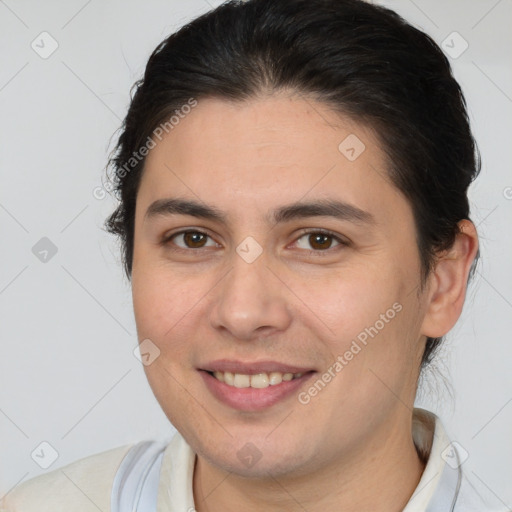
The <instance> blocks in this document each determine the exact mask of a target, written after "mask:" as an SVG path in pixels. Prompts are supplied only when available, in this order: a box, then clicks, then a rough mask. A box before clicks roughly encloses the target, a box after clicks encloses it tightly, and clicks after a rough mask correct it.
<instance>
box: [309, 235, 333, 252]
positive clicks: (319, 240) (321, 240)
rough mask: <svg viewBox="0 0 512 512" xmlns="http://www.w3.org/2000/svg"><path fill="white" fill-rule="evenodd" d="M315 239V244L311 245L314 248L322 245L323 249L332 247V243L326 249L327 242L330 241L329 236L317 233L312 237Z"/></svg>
mask: <svg viewBox="0 0 512 512" xmlns="http://www.w3.org/2000/svg"><path fill="white" fill-rule="evenodd" d="M311 236H312V238H313V243H312V244H311V245H312V246H313V247H314V246H315V244H317V245H320V246H321V247H320V248H321V249H328V248H329V246H330V245H331V244H330V243H329V244H327V247H325V242H327V241H328V240H329V235H323V234H321V233H317V234H316V235H311Z"/></svg>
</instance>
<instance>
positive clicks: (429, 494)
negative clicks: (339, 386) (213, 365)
mask: <svg viewBox="0 0 512 512" xmlns="http://www.w3.org/2000/svg"><path fill="white" fill-rule="evenodd" d="M413 439H414V443H415V445H416V447H417V449H418V450H419V451H420V452H422V453H424V454H425V456H426V457H428V461H427V464H426V467H425V470H424V472H423V475H422V477H421V479H420V482H419V483H418V486H417V488H416V490H415V491H414V493H413V495H412V496H411V498H410V500H409V502H408V503H407V506H406V507H405V508H404V509H403V512H426V511H428V512H431V511H432V512H452V511H453V512H459V511H460V512H491V511H496V512H501V511H508V510H509V509H507V508H506V507H505V506H504V504H502V503H501V504H500V503H499V502H496V501H493V502H492V505H491V501H490V495H489V494H485V497H484V498H482V489H480V488H479V489H478V491H477V490H476V489H475V487H474V484H473V483H471V482H470V481H469V480H468V479H467V478H466V476H465V475H464V474H463V472H461V474H462V475H463V476H462V478H460V479H459V480H458V484H457V486H456V487H457V488H456V495H457V499H456V502H457V503H456V506H455V505H454V504H453V495H454V493H453V492H452V491H449V490H448V491H447V492H441V491H443V490H445V489H446V488H447V485H446V482H443V478H444V477H443V478H442V475H446V472H444V473H443V470H444V469H445V466H446V464H449V465H450V466H452V467H456V466H457V464H458V463H457V462H456V461H457V460H458V459H457V455H456V453H455V452H456V451H457V447H456V446H454V445H453V444H452V443H451V442H450V440H449V438H448V437H447V435H446V433H445V430H444V428H443V426H442V424H441V422H440V420H439V418H437V416H435V415H434V414H433V413H430V412H428V411H425V410H423V409H414V414H413ZM132 446H134V445H133V444H131V445H125V446H121V447H118V448H114V449H112V450H108V451H105V452H102V453H99V454H95V455H91V456H89V457H86V458H83V459H80V460H78V461H75V462H73V463H71V464H68V465H67V466H64V467H61V468H58V469H55V470H52V471H49V472H48V473H45V474H43V475H40V476H37V477H35V478H32V479H31V480H28V481H26V482H23V483H21V484H19V485H18V486H16V487H15V488H14V489H12V490H11V491H10V492H8V493H7V495H6V496H5V497H4V499H2V501H1V502H0V512H60V511H62V512H64V511H65V512H98V511H102V512H110V510H111V508H110V504H111V493H112V483H113V481H114V477H115V475H116V472H117V470H118V468H119V466H120V464H121V461H122V460H123V458H124V457H125V455H126V454H127V453H128V451H129V449H130V448H131V447H132ZM195 458H196V455H195V453H194V452H193V451H192V449H191V448H190V446H189V445H188V444H187V442H186V441H185V440H184V439H183V437H182V436H181V435H180V434H179V433H176V434H175V435H174V437H173V438H172V439H171V440H170V442H169V443H168V444H167V446H166V448H165V451H164V453H163V458H162V465H161V468H160V478H159V482H158V496H157V510H156V512H194V511H195V507H194V496H193V473H194V464H195ZM457 474H458V473H457ZM484 499H486V500H487V501H485V503H484V501H483V500H484ZM491 499H492V498H491ZM441 502H443V504H442V509H441V508H440V506H439V504H440V503H441ZM444 502H446V503H444ZM434 505H435V507H436V509H435V510H433V509H432V507H433V506H434ZM437 508H439V509H437ZM129 512H131V511H129ZM362 512H363V511H362Z"/></svg>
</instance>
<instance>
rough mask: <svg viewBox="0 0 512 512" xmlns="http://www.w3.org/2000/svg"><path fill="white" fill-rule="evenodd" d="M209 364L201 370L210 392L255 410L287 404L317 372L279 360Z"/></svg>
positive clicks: (236, 406) (227, 402)
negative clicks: (274, 361) (281, 362)
mask: <svg viewBox="0 0 512 512" xmlns="http://www.w3.org/2000/svg"><path fill="white" fill-rule="evenodd" d="M209 366H210V367H209V368H198V372H199V374H200V375H201V377H202V379H203V382H204V384H205V385H206V388H207V389H208V390H209V392H210V394H211V395H212V396H213V397H214V398H215V399H216V400H217V401H219V402H221V403H222V404H224V405H227V406H229V407H230V408H232V409H237V410H240V411H253V412H255V411H262V410H264V409H267V408H270V407H271V406H273V405H275V404H277V403H279V402H281V403H284V402H285V400H286V399H287V398H291V397H292V396H294V395H296V394H297V393H298V391H299V389H300V388H301V387H302V386H304V385H305V383H306V382H307V381H309V380H310V379H311V378H312V376H313V375H315V374H316V373H317V372H316V371H315V370H311V369H307V368H300V367H292V366H288V365H283V364H276V363H274V364H272V363H266V364H265V363H254V364H240V363H235V362H232V361H217V362H216V363H214V364H211V365H209ZM265 370H266V371H265Z"/></svg>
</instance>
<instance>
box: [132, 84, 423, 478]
mask: <svg viewBox="0 0 512 512" xmlns="http://www.w3.org/2000/svg"><path fill="white" fill-rule="evenodd" d="M362 144H364V146H363V145H362ZM169 200H172V201H169ZM419 282H420V259H419V254H418V249H417V246H416V243H415V226H414V221H413V215H412V210H411V208H410V206H409V204H408V202H407V201H406V199H405V198H404V197H403V196H402V195H401V193H400V192H399V191H398V190H397V189H396V187H395V186H394V185H393V184H392V183H391V182H390V181H389V178H388V177H387V175H386V171H385V161H384V154H383V152H382V150H381V148H380V147H379V144H378V141H377V139H376V137H375V135H374V134H373V133H372V131H371V130H370V129H369V128H365V127H364V126H362V125H360V124H357V123H354V122H351V121H350V120H349V119H346V118H343V117H340V116H339V115H337V114H335V113H334V112H332V111H331V110H330V109H329V108H328V107H327V106H325V105H323V104H320V103H317V102H315V101H314V100H306V99H304V98H298V97H297V96H293V95H285V94H279V95H274V96H271V97H265V98H258V99H253V100H251V101H248V102H245V103H238V104H235V103H230V102H228V101H225V100H220V99H202V100H199V102H198V104H197V106H196V107H195V108H193V109H192V111H191V112H190V113H189V114H188V115H187V116H186V117H185V118H183V119H181V121H180V122H179V124H178V125H176V126H174V128H173V129H172V130H171V131H169V133H168V134H166V135H165V137H163V138H162V140H161V141H159V142H158V141H157V144H156V146H155V147H154V148H153V149H151V151H150V153H149V155H148V157H147V160H146V166H145V171H144V174H143V177H142V180H141V183H140V189H139V191H138V196H137V206H136V216H135V238H134V259H133V270H132V290H133V304H134V312H135V319H136V325H137V332H138V338H139V341H140V342H142V341H143V340H150V341H145V342H144V343H146V348H148V347H151V350H149V352H150V353H151V354H153V355H152V356H151V359H153V357H155V356H156V355H157V357H155V358H154V360H153V361H152V362H151V363H150V364H147V365H146V366H145V367H144V369H145V372H146V375H147V378H148V380H149V383H150V385H151V388H152V390H153V392H154V394H155V396H156V398H157V400H158V402H159V403H160V405H161V407H162V409H163V410H164V412H165V414H166V415H167V417H168V418H169V420H170V421H171V422H172V423H173V425H174V426H175V427H176V428H177V429H178V430H179V431H180V432H181V434H182V435H183V436H184V437H185V439H186V440H187V441H188V443H189V444H190V445H191V446H192V448H193V449H194V451H195V452H196V453H197V454H198V455H199V456H200V457H202V458H203V459H204V460H205V461H208V463H210V464H213V465H215V466H216V467H218V468H222V469H225V470H229V471H232V472H235V473H237V474H240V475H245V476H258V475H260V476H261V475H268V474H272V475H285V474H306V473H307V472H308V471H314V470H315V469H318V468H320V467H322V466H326V465H329V464H335V463H336V461H337V460H339V459H340V458H341V457H346V458H347V457H356V456H357V454H358V453H360V452H361V449H362V447H363V446H371V444H372V443H376V442H383V439H384V438H386V439H389V436H390V434H392V433H393V432H398V431H400V429H401V428H402V427H401V426H400V425H407V419H404V418H407V416H408V415H409V416H410V410H408V408H407V407H404V403H405V404H407V405H409V406H410V407H412V404H413V401H414V395H415V389H416V382H417V377H418V372H419V365H420V360H421V354H422V351H423V348H424V341H425V337H424V336H423V334H422V332H421V325H422V320H423V317H424V314H425V300H424V299H423V295H422V294H419V288H418V287H419ZM156 347H157V348H158V350H159V351H160V352H159V354H158V352H157V350H156ZM214 372H215V374H213V373H214ZM226 372H227V373H226ZM290 373H291V374H293V375H292V376H291V375H285V374H290ZM231 374H237V375H231ZM300 374H302V376H301V375H300ZM215 375H216V376H215ZM290 377H292V380H289V379H290ZM223 381H224V382H223ZM246 386H249V387H246ZM409 427H410V425H409ZM403 433H404V435H405V431H403Z"/></svg>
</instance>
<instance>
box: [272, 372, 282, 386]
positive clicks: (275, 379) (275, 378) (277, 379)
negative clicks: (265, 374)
mask: <svg viewBox="0 0 512 512" xmlns="http://www.w3.org/2000/svg"><path fill="white" fill-rule="evenodd" d="M269 382H270V385H271V386H275V385H276V384H281V382H283V374H282V373H279V372H271V373H270V374H269Z"/></svg>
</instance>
